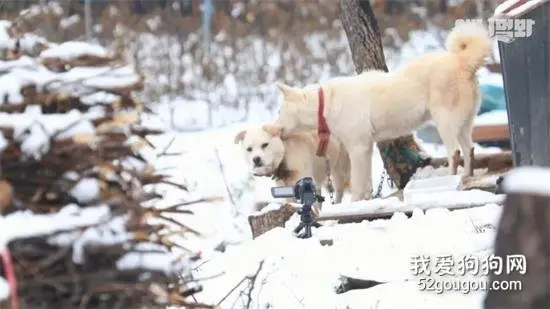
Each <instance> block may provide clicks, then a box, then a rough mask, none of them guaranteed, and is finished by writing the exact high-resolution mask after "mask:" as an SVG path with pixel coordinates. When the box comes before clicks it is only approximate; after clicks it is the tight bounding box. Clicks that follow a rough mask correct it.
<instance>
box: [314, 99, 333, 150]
mask: <svg viewBox="0 0 550 309" xmlns="http://www.w3.org/2000/svg"><path fill="white" fill-rule="evenodd" d="M324 110H325V96H324V94H323V88H319V106H318V109H317V135H318V136H319V144H318V145H317V153H316V155H317V156H319V157H324V156H325V154H326V152H327V147H328V140H329V137H330V130H329V128H328V124H327V120H326V119H325V116H324V115H323V113H324Z"/></svg>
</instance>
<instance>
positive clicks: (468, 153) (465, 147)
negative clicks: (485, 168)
mask: <svg viewBox="0 0 550 309" xmlns="http://www.w3.org/2000/svg"><path fill="white" fill-rule="evenodd" d="M458 142H459V143H460V148H462V153H463V155H464V170H463V172H462V176H470V177H471V176H474V164H473V160H474V142H473V140H472V124H471V121H470V122H469V123H468V124H466V125H465V126H463V127H462V130H461V131H460V134H459V135H458Z"/></svg>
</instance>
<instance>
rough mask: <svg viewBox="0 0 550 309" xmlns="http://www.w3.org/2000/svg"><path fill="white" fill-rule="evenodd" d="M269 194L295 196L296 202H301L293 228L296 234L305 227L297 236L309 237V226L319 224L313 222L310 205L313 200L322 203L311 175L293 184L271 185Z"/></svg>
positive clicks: (278, 196) (281, 196)
mask: <svg viewBox="0 0 550 309" xmlns="http://www.w3.org/2000/svg"><path fill="white" fill-rule="evenodd" d="M271 195H272V196H273V197H274V198H295V199H296V200H297V201H298V203H300V204H302V208H301V209H299V210H298V213H299V214H300V224H299V225H298V226H297V227H296V228H295V229H294V234H298V233H299V232H300V231H301V230H302V229H305V230H304V233H303V234H301V235H298V237H299V238H310V237H311V235H312V234H311V227H312V226H314V227H319V226H321V225H320V224H319V223H317V222H314V220H313V215H312V213H311V207H312V206H313V204H314V203H315V202H319V203H322V202H323V201H324V198H323V197H322V196H321V194H319V193H318V191H317V188H316V187H315V183H314V182H313V179H312V178H311V177H304V178H302V179H300V180H298V182H296V184H295V185H294V186H286V187H273V188H271Z"/></svg>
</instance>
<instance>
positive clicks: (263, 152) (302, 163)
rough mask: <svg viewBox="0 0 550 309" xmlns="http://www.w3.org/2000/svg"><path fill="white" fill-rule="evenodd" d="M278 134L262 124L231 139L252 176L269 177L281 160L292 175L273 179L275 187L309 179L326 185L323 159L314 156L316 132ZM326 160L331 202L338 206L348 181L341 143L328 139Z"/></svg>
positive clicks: (345, 160)
mask: <svg viewBox="0 0 550 309" xmlns="http://www.w3.org/2000/svg"><path fill="white" fill-rule="evenodd" d="M279 132H281V131H280V130H279V129H278V128H277V127H276V126H273V125H265V126H262V127H253V128H250V129H248V130H246V131H242V132H240V133H239V134H237V136H236V137H235V143H240V144H241V149H242V152H243V157H244V158H245V160H246V162H247V163H248V165H249V167H250V169H251V171H252V172H253V173H254V175H256V176H265V175H270V174H271V173H273V172H274V171H275V170H276V169H277V168H278V167H279V165H280V164H281V163H282V162H283V161H284V163H285V164H286V167H287V168H288V169H289V170H290V171H293V172H292V173H291V175H290V176H289V177H287V178H284V179H277V185H279V186H290V185H294V184H295V183H296V182H297V181H298V180H300V179H301V178H303V177H312V178H313V180H314V181H315V183H317V184H319V185H321V184H326V180H327V177H326V160H325V159H324V158H322V157H318V156H316V155H315V151H316V148H317V143H318V141H319V139H318V137H317V133H316V131H309V132H297V133H294V134H290V135H288V136H285V138H284V139H282V138H281V136H280V135H279ZM254 157H258V158H260V159H261V162H262V165H261V166H259V167H258V166H255V164H254V161H253V159H254ZM326 157H327V159H328V162H329V167H330V172H331V177H332V181H333V185H334V189H335V193H336V195H335V199H334V202H335V203H340V202H341V201H342V197H343V193H344V188H345V187H346V186H347V184H348V182H349V158H348V154H347V152H346V150H345V149H344V147H343V145H342V144H341V143H339V142H337V141H336V140H335V139H334V138H331V139H330V141H329V144H328V147H327V154H326Z"/></svg>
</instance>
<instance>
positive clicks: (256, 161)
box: [252, 157, 262, 166]
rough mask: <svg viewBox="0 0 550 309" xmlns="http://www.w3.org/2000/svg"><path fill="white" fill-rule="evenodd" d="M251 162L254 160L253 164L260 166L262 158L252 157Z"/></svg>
mask: <svg viewBox="0 0 550 309" xmlns="http://www.w3.org/2000/svg"><path fill="white" fill-rule="evenodd" d="M252 162H254V165H256V166H262V158H260V157H254V158H252Z"/></svg>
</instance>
